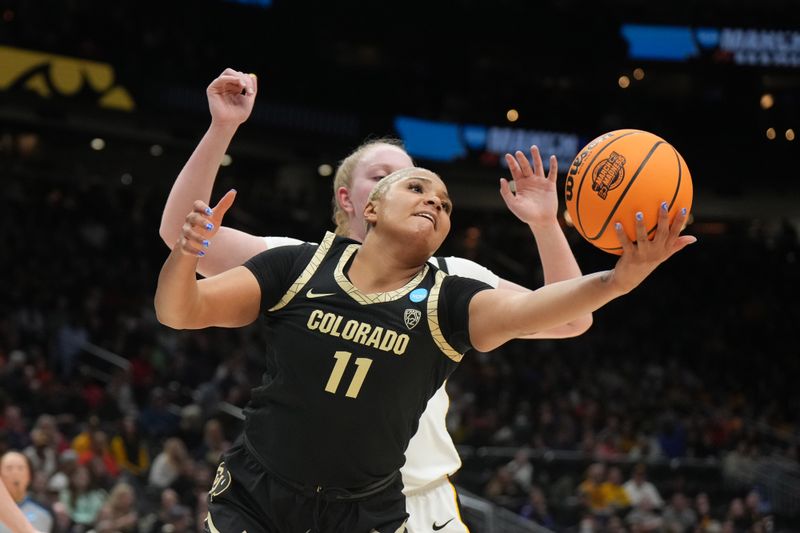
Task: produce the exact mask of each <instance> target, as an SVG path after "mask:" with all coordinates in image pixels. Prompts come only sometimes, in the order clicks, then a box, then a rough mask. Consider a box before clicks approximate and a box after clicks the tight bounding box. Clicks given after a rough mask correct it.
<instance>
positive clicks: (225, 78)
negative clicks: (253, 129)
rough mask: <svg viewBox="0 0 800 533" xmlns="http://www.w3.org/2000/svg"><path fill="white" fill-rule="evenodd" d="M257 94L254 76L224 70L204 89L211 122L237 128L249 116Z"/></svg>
mask: <svg viewBox="0 0 800 533" xmlns="http://www.w3.org/2000/svg"><path fill="white" fill-rule="evenodd" d="M257 92H258V79H257V78H256V75H255V74H245V73H244V72H241V71H238V70H233V69H231V68H226V69H225V70H224V71H223V72H222V74H220V75H219V77H218V78H216V79H215V80H214V81H212V82H211V84H210V85H209V86H208V88H207V89H206V96H207V97H208V108H209V110H210V111H211V120H212V121H213V122H216V123H217V124H225V125H230V126H238V125H239V124H241V123H242V122H244V121H245V120H247V118H248V117H249V116H250V112H251V111H252V110H253V104H254V103H255V100H256V93H257Z"/></svg>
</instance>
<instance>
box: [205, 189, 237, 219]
mask: <svg viewBox="0 0 800 533" xmlns="http://www.w3.org/2000/svg"><path fill="white" fill-rule="evenodd" d="M235 199H236V189H231V190H229V191H228V192H226V193H225V194H224V195H223V196H222V198H220V199H219V202H217V205H215V206H214V208H213V209H212V210H211V213H212V218H213V220H215V221H217V225H219V223H221V222H222V217H224V216H225V213H227V212H228V209H230V208H231V206H232V205H233V201H234V200H235Z"/></svg>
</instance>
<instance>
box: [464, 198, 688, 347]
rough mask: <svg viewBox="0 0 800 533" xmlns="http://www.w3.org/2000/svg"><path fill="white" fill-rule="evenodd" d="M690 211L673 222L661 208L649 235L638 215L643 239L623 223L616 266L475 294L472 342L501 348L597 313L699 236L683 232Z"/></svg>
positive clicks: (470, 327)
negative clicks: (527, 288) (532, 286)
mask: <svg viewBox="0 0 800 533" xmlns="http://www.w3.org/2000/svg"><path fill="white" fill-rule="evenodd" d="M685 220H686V213H685V212H681V213H679V214H678V216H676V217H675V220H674V221H673V223H672V225H671V226H670V224H669V215H668V213H667V211H666V209H663V208H662V209H660V211H659V222H658V229H657V230H656V235H655V238H654V239H653V240H652V241H649V240H647V229H646V225H645V220H644V219H642V220H637V222H636V232H637V243H633V242H632V241H631V240H630V239H629V238H628V237H627V235H625V232H624V230H623V229H622V227H621V225H619V224H617V225H616V226H615V231H616V233H617V236H618V238H619V241H620V243H621V244H622V248H623V253H622V256H621V257H620V259H619V260H618V261H617V264H616V265H615V267H614V269H613V270H608V271H605V272H597V273H594V274H588V275H585V276H581V277H579V278H574V279H570V280H565V281H559V282H555V283H551V284H549V285H545V286H544V287H541V288H540V289H538V290H536V291H534V292H532V293H528V294H524V293H512V292H509V291H504V290H501V289H497V290H494V291H491V290H490V291H483V292H480V293H478V294H477V295H475V297H474V298H473V299H472V301H471V302H470V306H469V313H470V317H469V333H470V340H471V341H472V345H473V346H474V347H475V348H476V349H477V350H480V351H489V350H493V349H494V348H497V347H498V346H500V345H501V344H503V343H504V342H506V341H508V340H511V339H513V338H518V337H520V336H524V335H529V334H531V333H535V332H537V331H542V330H546V329H548V328H551V327H553V326H554V325H557V324H563V323H565V322H569V321H570V320H574V319H575V318H576V317H579V316H581V315H585V314H587V313H591V312H593V311H595V310H597V309H599V308H600V307H602V306H603V305H605V304H606V303H608V302H610V301H611V300H613V299H615V298H618V297H620V296H622V295H623V294H627V293H628V292H630V291H632V290H633V289H634V288H636V287H637V286H638V285H639V284H640V283H641V282H642V281H644V279H645V278H646V277H647V276H649V275H650V274H651V273H652V272H653V271H654V270H655V269H656V267H658V265H660V264H661V263H663V262H664V261H666V260H667V259H668V258H669V257H671V256H672V255H673V254H675V253H676V252H678V251H680V250H681V249H683V248H684V247H686V246H687V245H688V244H691V243H693V242H695V241H696V240H697V239H696V238H695V237H693V236H690V235H684V236H681V235H680V231H681V228H682V227H683V223H684V222H685Z"/></svg>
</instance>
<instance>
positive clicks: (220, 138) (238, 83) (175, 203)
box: [159, 69, 266, 276]
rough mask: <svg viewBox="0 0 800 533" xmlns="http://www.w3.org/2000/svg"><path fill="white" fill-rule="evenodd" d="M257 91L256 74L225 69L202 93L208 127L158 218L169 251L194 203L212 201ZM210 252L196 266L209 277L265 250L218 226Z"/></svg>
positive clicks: (255, 239)
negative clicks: (219, 175)
mask: <svg viewBox="0 0 800 533" xmlns="http://www.w3.org/2000/svg"><path fill="white" fill-rule="evenodd" d="M257 91H258V83H257V79H256V77H255V76H254V75H250V74H245V73H243V72H239V71H236V70H233V69H225V71H224V72H223V73H222V74H221V75H220V76H219V77H217V78H216V79H215V80H214V81H212V82H211V84H210V85H209V86H208V88H207V89H206V95H207V97H208V106H209V110H210V111H211V125H210V126H209V128H208V131H206V134H205V135H204V136H203V138H202V139H201V140H200V143H199V144H198V145H197V147H196V148H195V150H194V152H193V153H192V155H191V157H189V160H188V161H187V162H186V164H185V165H184V167H183V169H182V170H181V172H180V174H178V177H177V178H176V179H175V183H174V184H173V185H172V189H171V190H170V193H169V197H168V198H167V203H166V205H165V206H164V212H163V214H162V218H161V227H160V228H159V234H160V235H161V238H162V239H163V240H164V242H165V243H166V244H167V246H169V247H172V245H173V244H174V243H175V241H177V240H178V238H179V236H180V229H181V225H182V224H183V221H184V217H185V216H186V213H188V212H189V211H191V210H192V206H193V203H194V201H195V200H197V199H200V200H202V201H204V202H206V203H208V202H209V201H210V198H211V191H212V189H213V187H214V180H215V179H216V176H217V170H218V169H219V165H220V162H221V161H222V158H223V156H224V155H225V152H226V151H227V149H228V146H229V145H230V143H231V140H232V139H233V136H234V134H235V133H236V130H237V129H238V127H239V125H240V124H242V123H243V122H244V121H245V120H247V118H248V117H249V116H250V112H251V111H252V109H253V104H254V102H255V96H256V93H257ZM217 230H218V233H217V235H216V238H215V240H214V248H213V249H208V250H207V251H206V255H205V257H204V258H203V261H201V262H200V263H199V264H198V272H200V273H201V274H203V275H204V276H212V275H214V274H218V273H220V272H223V271H225V270H227V269H229V268H233V267H235V266H238V265H241V264H242V263H243V262H244V261H245V260H247V259H249V258H250V257H252V256H254V255H256V254H257V253H259V252H262V251H264V250H265V249H266V242H265V241H264V239H262V238H261V237H257V236H254V235H250V234H248V233H244V232H242V231H239V230H235V229H233V228H228V227H218V228H217Z"/></svg>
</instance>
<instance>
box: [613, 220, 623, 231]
mask: <svg viewBox="0 0 800 533" xmlns="http://www.w3.org/2000/svg"><path fill="white" fill-rule="evenodd" d="M614 227H615V228H617V229H622V224H620V223H619V222H617V223H616V224H614Z"/></svg>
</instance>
